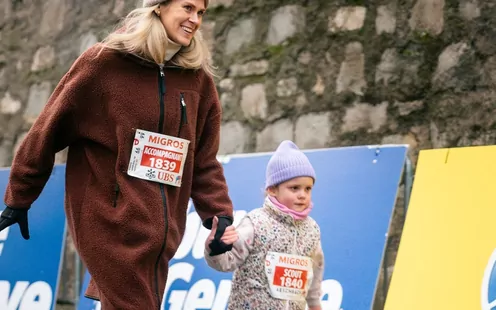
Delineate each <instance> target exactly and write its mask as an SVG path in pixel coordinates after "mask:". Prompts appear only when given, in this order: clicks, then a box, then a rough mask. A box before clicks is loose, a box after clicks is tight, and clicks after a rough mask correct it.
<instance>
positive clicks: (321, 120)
mask: <svg viewBox="0 0 496 310" xmlns="http://www.w3.org/2000/svg"><path fill="white" fill-rule="evenodd" d="M330 116H331V113H330V112H325V113H309V114H306V115H302V116H300V117H299V118H298V119H297V121H296V127H295V143H296V144H297V145H298V147H300V148H302V149H312V148H323V147H326V146H328V144H329V143H330V142H331V141H332V136H331V133H332V124H331V120H330Z"/></svg>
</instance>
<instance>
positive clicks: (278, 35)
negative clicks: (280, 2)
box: [267, 5, 306, 45]
mask: <svg viewBox="0 0 496 310" xmlns="http://www.w3.org/2000/svg"><path fill="white" fill-rule="evenodd" d="M305 22H306V20H305V10H304V9H303V8H302V7H301V6H300V5H286V6H283V7H280V8H278V9H277V10H275V11H274V12H273V13H272V18H271V20H270V24H269V32H268V34H267V43H268V44H270V45H278V44H281V43H282V42H284V41H285V40H286V39H289V38H291V37H293V36H294V35H295V34H297V33H298V32H300V31H302V30H304V28H305Z"/></svg>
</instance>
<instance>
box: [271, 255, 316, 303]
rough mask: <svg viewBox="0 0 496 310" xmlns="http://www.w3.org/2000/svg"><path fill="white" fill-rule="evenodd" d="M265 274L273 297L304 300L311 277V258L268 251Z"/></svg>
mask: <svg viewBox="0 0 496 310" xmlns="http://www.w3.org/2000/svg"><path fill="white" fill-rule="evenodd" d="M265 274H266V276H267V280H268V281H269V288H270V295H271V296H272V297H274V298H278V299H284V300H294V301H305V298H306V296H307V293H308V288H309V286H310V283H312V278H313V266H312V259H311V258H310V257H306V256H300V255H292V254H284V253H277V252H268V253H267V256H266V257H265Z"/></svg>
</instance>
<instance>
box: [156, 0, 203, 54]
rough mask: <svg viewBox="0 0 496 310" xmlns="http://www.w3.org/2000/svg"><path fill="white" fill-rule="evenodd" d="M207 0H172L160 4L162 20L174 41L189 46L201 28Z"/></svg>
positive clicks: (168, 34)
mask: <svg viewBox="0 0 496 310" xmlns="http://www.w3.org/2000/svg"><path fill="white" fill-rule="evenodd" d="M204 13H205V0H171V1H169V2H168V3H166V4H162V5H160V20H161V21H162V24H163V25H164V27H165V31H166V32H167V36H168V37H169V39H171V40H172V41H174V42H176V43H178V44H180V45H182V46H188V45H189V44H190V43H191V40H192V39H193V36H194V35H195V32H196V31H197V30H198V29H199V28H200V25H201V23H202V19H203V14H204Z"/></svg>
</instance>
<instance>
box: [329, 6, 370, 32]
mask: <svg viewBox="0 0 496 310" xmlns="http://www.w3.org/2000/svg"><path fill="white" fill-rule="evenodd" d="M366 14H367V8H365V7H363V6H346V7H341V8H339V10H338V11H337V12H336V15H335V16H334V18H331V17H330V18H329V31H331V32H338V31H353V30H359V29H361V28H362V27H363V24H364V22H365V16H366Z"/></svg>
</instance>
